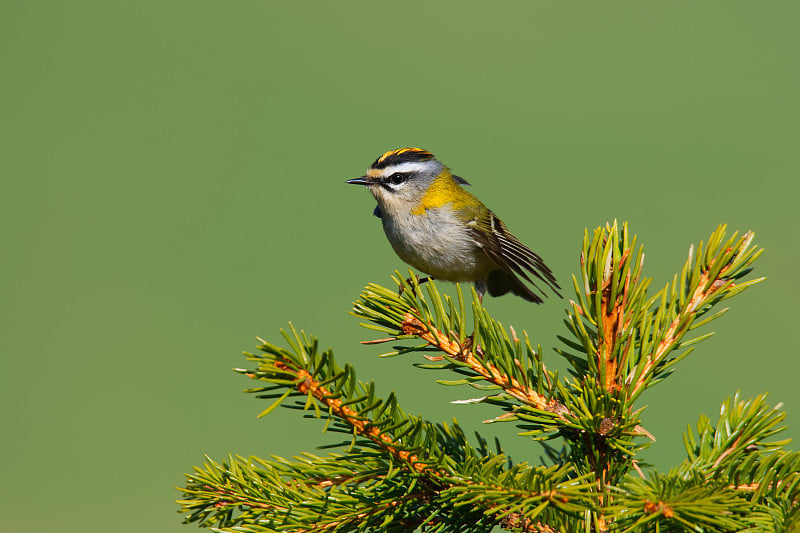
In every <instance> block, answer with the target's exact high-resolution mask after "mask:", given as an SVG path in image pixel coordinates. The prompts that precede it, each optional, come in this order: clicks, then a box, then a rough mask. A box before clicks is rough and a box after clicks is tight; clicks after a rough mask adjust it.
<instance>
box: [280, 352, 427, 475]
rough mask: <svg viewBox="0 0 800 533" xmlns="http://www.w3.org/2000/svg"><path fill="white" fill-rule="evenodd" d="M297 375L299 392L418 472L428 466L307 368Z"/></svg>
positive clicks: (300, 370)
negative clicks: (337, 395)
mask: <svg viewBox="0 0 800 533" xmlns="http://www.w3.org/2000/svg"><path fill="white" fill-rule="evenodd" d="M275 366H276V367H277V368H278V369H280V370H282V371H284V372H292V369H291V368H290V367H289V366H288V365H286V364H285V363H282V362H280V361H276V362H275ZM296 376H297V380H296V385H295V388H296V389H297V390H298V392H301V393H303V394H310V395H312V396H313V397H314V398H315V399H316V400H317V401H319V402H320V403H321V404H323V405H325V406H327V407H328V409H330V411H331V412H332V413H333V414H334V415H336V416H337V417H339V418H341V419H343V420H345V421H346V422H347V423H348V424H350V425H351V426H353V428H355V430H356V431H357V432H358V433H359V434H361V435H363V436H365V437H367V438H368V439H370V440H371V441H373V442H375V443H377V444H380V445H381V446H382V447H383V448H384V449H385V450H386V451H387V452H389V453H391V454H392V455H394V456H395V457H397V458H399V459H401V460H403V461H405V462H408V463H409V464H410V465H411V466H412V468H413V469H414V470H416V471H417V472H423V471H424V470H425V469H427V468H428V465H426V464H424V463H421V462H418V461H417V456H416V455H413V454H411V453H409V452H407V451H405V450H401V449H399V448H398V447H397V444H396V443H395V441H394V439H392V437H390V436H389V435H387V434H385V433H381V431H380V429H378V428H376V427H374V426H372V425H370V422H369V421H367V420H364V419H362V418H360V417H359V416H358V413H357V412H356V411H354V410H353V409H351V408H349V407H347V406H346V405H342V401H341V400H339V399H338V398H333V397H332V393H331V391H329V390H328V389H327V388H326V387H323V386H321V385H320V384H319V382H318V381H316V380H315V379H314V378H313V377H312V376H311V374H310V373H309V372H308V371H307V370H305V369H303V368H301V369H299V370H297V371H296Z"/></svg>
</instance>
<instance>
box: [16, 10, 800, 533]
mask: <svg viewBox="0 0 800 533" xmlns="http://www.w3.org/2000/svg"><path fill="white" fill-rule="evenodd" d="M797 6H798V4H797V3H795V2H758V3H756V2H702V3H698V2H662V3H654V2H630V3H605V2H604V3H573V2H564V3H556V2H534V1H526V2H503V3H494V4H492V3H489V2H465V1H459V2H439V3H429V2H403V3H399V2H394V3H391V4H383V3H377V2H361V3H355V2H335V3H334V2H330V3H328V2H325V3H323V2H292V3H289V2H286V3H284V4H278V3H277V2H255V1H251V2H241V1H236V2H233V1H229V2H207V1H197V0H193V1H181V2H169V1H163V0H161V1H157V2H145V1H141V2H111V1H107V0H104V1H97V2H85V1H73V2H29V1H18V2H17V1H9V0H5V1H3V2H2V3H0V69H2V70H1V71H0V180H1V181H0V187H1V189H0V202H2V209H1V210H0V232H2V235H1V236H2V241H0V242H2V263H0V269H2V276H1V277H0V279H1V281H0V290H1V291H2V292H1V293H0V297H2V309H1V310H0V313H2V314H1V315H0V319H1V320H2V322H0V323H1V324H2V330H1V331H0V350H2V354H1V356H0V357H1V359H0V361H1V362H2V372H1V373H0V374H1V375H0V380H2V381H1V382H0V405H2V420H3V424H2V428H3V429H2V443H0V458H1V459H2V462H1V463H0V464H1V466H0V480H2V481H0V523H2V526H0V527H1V528H2V529H3V530H4V531H13V532H22V533H27V532H39V531H48V532H51V533H58V532H67V531H91V532H93V531H109V530H111V531H118V532H128V531H130V532H133V531H187V530H189V529H187V526H181V525H180V521H181V518H182V517H181V516H179V515H177V514H175V511H176V509H177V506H176V505H175V503H174V502H173V500H174V499H176V498H178V497H179V493H178V492H177V491H175V490H174V488H173V487H174V486H176V485H181V484H182V483H183V478H182V475H183V473H184V472H188V471H190V469H191V468H192V466H193V465H195V464H199V463H200V462H202V454H203V453H208V454H209V455H211V456H212V457H214V458H217V459H222V458H224V456H225V454H226V453H227V452H228V451H232V452H234V453H239V454H243V455H247V454H257V455H262V456H263V455H268V454H271V453H275V454H281V455H291V454H293V453H296V452H300V451H303V450H310V451H313V450H314V448H315V447H316V446H318V445H320V444H324V443H328V442H331V441H332V440H333V439H335V437H330V436H325V435H322V434H321V428H322V424H321V423H318V422H313V421H311V422H309V421H302V420H300V419H299V417H298V416H297V413H296V412H293V411H285V410H284V411H279V412H276V413H274V414H272V415H270V417H269V418H267V419H266V420H257V419H256V418H255V416H256V414H257V413H258V412H260V411H261V410H262V409H263V408H264V407H265V404H264V403H260V402H258V401H256V400H254V399H253V398H251V397H248V396H246V395H244V394H242V393H241V392H240V390H241V389H243V388H245V387H247V386H249V385H250V383H249V382H248V381H247V380H245V379H244V378H242V377H240V376H237V375H235V374H233V373H232V372H231V371H230V369H231V367H235V366H241V365H243V358H242V356H241V351H242V350H250V349H252V348H253V347H254V345H255V341H254V340H253V337H254V336H255V335H260V336H263V337H265V338H268V339H271V340H276V341H277V340H279V336H278V333H277V331H278V329H279V328H280V327H283V326H284V325H285V323H286V321H288V320H292V321H294V323H295V324H296V325H297V326H298V327H301V328H304V329H305V330H306V331H310V332H313V333H314V334H315V335H317V336H319V337H320V338H321V343H322V344H323V345H324V346H328V345H331V346H334V347H335V348H336V350H337V353H338V356H339V358H340V359H342V360H346V361H350V362H353V363H355V364H357V366H358V368H359V372H360V375H361V376H362V378H364V379H376V380H377V381H378V384H379V390H381V391H383V392H384V393H388V391H389V390H392V389H394V390H397V391H398V393H399V395H400V399H401V401H402V404H403V405H404V407H405V408H406V409H407V410H408V411H411V412H422V413H424V414H425V415H426V416H428V417H430V418H433V419H450V418H452V417H453V416H457V417H458V419H459V420H460V421H461V422H462V423H464V424H465V425H468V426H472V425H473V424H477V423H478V422H479V421H480V420H483V419H485V418H488V417H489V416H491V414H492V413H493V411H492V410H491V409H490V408H487V407H483V406H479V407H465V406H455V405H451V404H449V403H448V401H449V400H453V399H460V398H466V397H470V395H472V394H473V393H471V392H470V391H469V390H468V389H463V388H445V387H440V386H437V385H435V384H434V383H433V380H434V379H435V378H436V377H439V376H434V375H433V374H425V373H424V372H422V371H419V370H415V369H413V368H412V367H411V366H410V362H411V361H409V360H407V359H401V358H397V359H391V360H379V359H378V358H377V357H376V354H378V353H380V351H381V347H374V346H373V347H364V346H360V345H359V344H358V341H359V340H362V339H366V338H372V337H373V336H372V335H371V334H370V332H368V331H365V330H362V329H361V328H359V327H358V325H357V321H356V320H355V319H354V318H353V317H351V316H349V315H348V310H349V308H350V303H351V302H352V301H353V299H355V298H356V297H357V295H358V293H359V291H360V289H361V288H362V287H363V286H364V285H365V284H366V283H368V282H371V281H375V282H380V283H387V282H388V277H389V275H390V273H391V272H392V271H393V270H394V269H395V268H401V267H402V264H401V263H400V261H399V260H398V259H397V258H396V257H395V256H394V254H393V253H392V251H391V249H390V247H389V245H388V244H387V242H386V241H385V238H384V236H383V233H382V231H381V229H380V226H379V222H378V220H377V219H375V218H374V217H372V216H371V211H372V208H373V205H374V203H373V201H372V200H371V198H370V197H369V195H368V194H367V192H366V191H364V190H362V189H358V188H355V187H351V186H347V185H345V184H344V180H345V179H347V178H351V177H355V176H359V175H361V173H362V172H363V170H364V169H365V168H366V167H367V166H368V165H369V163H370V162H371V161H372V160H373V159H374V158H375V157H376V156H378V155H379V154H380V153H382V152H383V151H385V150H387V149H390V148H395V147H400V146H406V145H411V146H421V147H425V148H428V149H430V150H432V151H433V152H434V153H436V154H437V156H439V157H440V158H441V159H442V160H443V161H445V163H447V164H449V165H450V166H451V167H452V168H453V170H454V171H455V172H457V173H458V174H459V175H461V176H464V177H465V178H467V179H468V180H469V181H470V182H471V183H472V184H473V186H472V189H471V191H472V192H474V193H475V194H476V195H478V196H479V197H480V198H481V199H482V200H483V201H484V202H485V203H486V204H487V205H488V206H489V207H491V208H492V209H493V210H495V211H496V212H497V213H498V214H499V215H500V216H501V217H502V218H503V219H504V220H505V221H506V223H507V224H508V226H509V227H510V228H511V230H512V231H514V232H515V233H516V234H517V235H518V236H519V237H520V239H521V240H523V241H524V242H526V243H528V244H529V245H530V246H531V247H532V248H534V249H535V250H537V251H539V252H540V253H541V254H542V255H543V257H544V258H545V260H546V261H547V263H548V264H549V265H550V266H551V267H552V269H553V270H554V271H555V273H556V275H557V276H558V278H559V279H560V280H561V282H562V285H564V286H566V287H568V288H569V286H570V282H569V276H570V275H571V274H572V273H573V272H576V270H577V259H578V257H577V253H578V246H579V243H580V239H581V237H582V234H583V231H584V228H586V227H589V228H591V229H593V228H594V227H596V226H598V225H600V224H602V223H604V222H605V221H607V220H613V219H614V218H617V219H619V220H628V221H629V222H630V226H631V229H632V230H633V231H634V232H635V233H637V234H638V235H639V238H640V239H641V241H642V242H643V243H644V244H645V246H646V257H647V260H646V266H647V272H648V274H650V275H652V276H653V277H654V278H655V282H654V286H656V287H660V286H662V285H663V284H664V283H666V282H667V281H669V280H671V278H672V275H673V273H674V272H676V271H677V270H678V269H679V268H680V266H681V265H682V263H683V261H684V260H685V257H686V252H687V249H688V247H689V245H690V243H692V242H697V241H699V240H701V239H704V238H706V237H707V236H708V234H709V233H710V232H711V231H712V230H713V229H714V228H715V227H716V225H717V224H719V223H728V224H729V225H730V227H731V228H732V229H739V230H746V229H752V230H754V231H755V232H756V240H757V242H758V243H759V244H760V245H762V246H764V247H766V249H767V251H766V253H765V254H764V256H763V258H762V259H761V260H760V261H759V262H758V264H757V269H758V274H760V275H766V276H768V277H769V279H768V281H767V282H766V283H764V284H761V285H759V286H757V287H756V288H754V289H751V290H750V291H748V292H746V293H744V294H743V295H742V296H740V297H737V298H736V299H734V300H732V301H731V303H732V306H733V309H732V310H731V312H730V313H728V315H726V316H725V317H724V318H723V319H721V320H720V321H718V322H716V323H715V324H714V329H715V330H716V331H717V335H715V336H714V337H713V338H712V339H711V340H709V341H707V342H706V343H704V344H702V345H700V346H699V347H698V349H697V351H696V352H695V353H694V354H693V355H692V356H691V357H690V358H689V359H688V360H687V361H686V362H685V363H684V364H682V365H681V366H679V367H678V370H677V373H676V375H675V376H674V377H672V378H671V379H669V380H668V381H666V382H664V383H663V384H660V385H659V386H657V387H656V388H654V389H653V390H652V391H651V392H650V393H649V394H647V395H645V397H644V398H643V402H642V403H643V404H646V405H649V407H648V409H647V411H646V412H645V426H646V427H647V428H648V429H649V430H650V431H651V432H653V433H654V434H655V435H656V436H657V438H658V442H657V443H656V445H655V446H654V447H653V448H651V450H650V451H649V452H648V454H647V458H648V459H649V460H650V461H652V462H653V463H655V464H656V465H657V466H658V467H659V468H661V469H668V468H670V467H671V466H672V465H673V464H675V463H676V462H678V461H679V460H680V459H681V457H682V453H681V450H682V444H681V437H680V432H681V431H682V430H683V429H684V428H685V426H686V424H687V423H694V422H695V421H696V420H697V416H698V415H699V414H700V413H706V414H708V415H710V416H712V417H714V416H715V415H716V413H717V412H718V409H719V404H720V402H721V401H722V400H723V399H724V398H725V397H727V396H728V395H729V394H732V393H733V392H734V391H736V390H737V389H741V390H742V391H743V393H744V394H745V395H746V396H748V397H749V396H753V395H755V394H758V393H761V392H763V391H769V392H770V394H771V396H770V399H771V401H772V402H774V403H777V402H784V405H785V408H786V409H787V411H788V413H789V418H788V423H789V425H790V431H789V435H790V436H793V437H795V438H796V437H798V436H800V392H798V385H797V375H798V373H799V372H800V362H799V361H800V359H798V357H797V350H796V348H793V347H792V342H793V341H791V339H792V338H793V335H794V334H795V332H796V330H795V329H794V327H795V326H793V324H794V323H795V322H796V316H795V315H796V313H795V312H794V311H792V309H793V308H794V304H795V302H796V301H797V299H798V296H800V294H798V283H797V274H796V270H797V269H796V265H797V263H798V261H800V250H799V249H798V248H799V247H798V238H797V234H796V230H795V227H794V221H795V220H796V214H795V213H796V205H797V201H798V197H799V193H800V187H799V186H798V180H797V177H798V176H797V156H798V126H797V125H798V123H800V113H799V111H800V107H799V106H798V102H797V95H798V94H800V69H798V68H797V51H798V45H799V44H800V38H798V32H797V22H798V15H799V14H800V10H798V8H797ZM448 290H450V292H451V293H453V287H452V286H449V288H448ZM568 292H569V291H568ZM487 305H488V307H489V309H490V310H491V311H492V312H493V313H494V314H495V316H496V317H497V318H499V319H500V320H502V321H503V322H504V323H512V324H514V325H516V326H517V327H518V328H519V327H524V328H525V329H526V330H527V331H528V332H529V333H530V334H531V336H532V338H533V340H534V342H540V343H541V344H542V345H543V346H544V349H545V353H546V354H547V361H550V365H551V366H553V367H559V366H560V367H563V365H562V364H561V363H560V362H559V361H558V359H557V358H556V356H555V355H554V354H553V353H552V347H553V346H555V345H557V341H556V340H555V334H556V333H562V332H563V331H564V329H563V326H562V325H561V322H560V321H561V319H562V317H563V309H564V307H565V305H566V301H557V300H553V299H551V300H549V301H548V302H547V303H546V304H545V305H543V306H532V305H530V304H527V303H526V302H524V301H522V300H519V299H514V298H511V297H506V298H502V299H489V300H487ZM480 429H481V430H482V431H484V432H485V434H487V435H492V434H501V435H503V436H504V439H505V442H506V443H507V446H508V448H509V449H510V450H511V451H512V452H513V454H514V456H515V457H517V458H527V459H529V460H531V461H538V458H539V451H538V449H537V448H536V447H535V446H534V445H532V444H531V443H530V442H529V441H526V440H524V439H522V438H514V437H512V436H511V435H512V434H513V429H512V428H510V427H507V426H506V427H497V426H491V427H487V426H483V427H481V428H480ZM192 528H193V526H192Z"/></svg>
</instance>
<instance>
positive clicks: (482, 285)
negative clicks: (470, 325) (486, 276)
mask: <svg viewBox="0 0 800 533" xmlns="http://www.w3.org/2000/svg"><path fill="white" fill-rule="evenodd" d="M475 292H476V293H478V303H479V304H483V295H484V294H486V281H484V280H482V279H479V280H477V281H476V282H475Z"/></svg>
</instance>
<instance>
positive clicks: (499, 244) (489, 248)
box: [472, 211, 561, 297]
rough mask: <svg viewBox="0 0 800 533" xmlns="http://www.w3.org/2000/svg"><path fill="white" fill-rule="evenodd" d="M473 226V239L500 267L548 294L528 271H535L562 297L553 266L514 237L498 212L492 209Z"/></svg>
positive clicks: (475, 221) (542, 280)
mask: <svg viewBox="0 0 800 533" xmlns="http://www.w3.org/2000/svg"><path fill="white" fill-rule="evenodd" d="M473 226H474V227H473V229H472V235H473V238H474V239H475V241H476V242H477V243H478V245H479V246H480V247H481V248H483V251H484V252H486V255H488V256H489V258H490V259H491V260H492V261H493V262H494V263H496V264H497V266H498V268H499V269H501V270H502V271H504V272H505V273H506V274H508V275H509V276H512V277H516V276H519V277H521V278H522V279H524V280H525V281H527V282H528V283H530V284H531V285H533V287H535V288H536V290H538V291H539V292H541V293H542V294H544V291H543V290H542V288H541V287H539V286H538V285H537V284H536V282H534V281H533V280H532V279H531V278H530V277H529V276H528V274H532V275H533V276H534V277H535V278H536V279H537V280H539V281H540V282H542V283H544V284H545V285H546V286H547V287H549V288H550V290H552V291H553V292H554V293H556V294H557V295H558V296H559V297H561V294H560V293H559V292H558V291H559V290H560V289H561V287H560V286H559V285H558V283H557V282H556V278H555V275H553V272H552V271H551V270H550V268H548V266H547V265H545V264H544V261H542V258H541V257H539V256H538V255H537V254H536V253H535V252H534V251H533V250H531V249H530V248H528V247H527V246H525V245H524V244H522V243H521V242H520V241H519V239H517V238H516V237H514V235H513V234H512V233H511V232H510V231H508V228H506V225H505V224H503V221H502V220H500V219H499V218H497V216H495V214H494V213H492V212H491V211H490V212H489V213H488V216H487V217H486V218H485V219H483V220H481V219H480V218H476V219H475V220H474V221H473ZM523 287H524V286H523ZM525 289H527V288H525Z"/></svg>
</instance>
